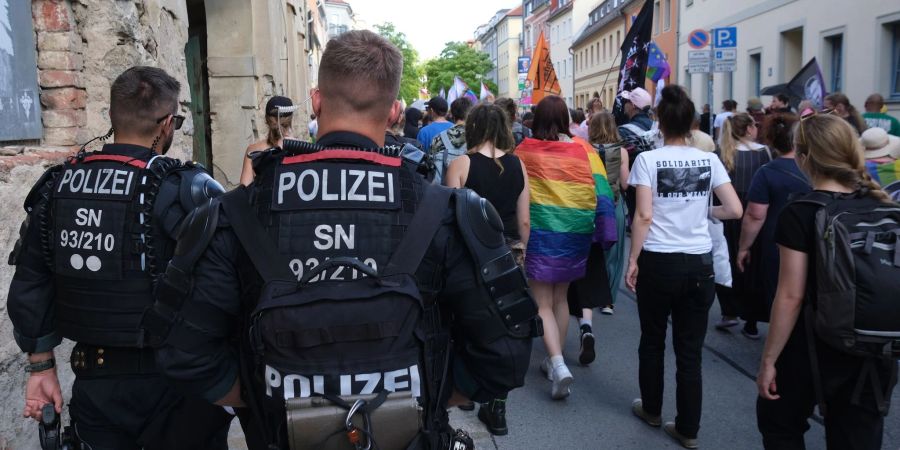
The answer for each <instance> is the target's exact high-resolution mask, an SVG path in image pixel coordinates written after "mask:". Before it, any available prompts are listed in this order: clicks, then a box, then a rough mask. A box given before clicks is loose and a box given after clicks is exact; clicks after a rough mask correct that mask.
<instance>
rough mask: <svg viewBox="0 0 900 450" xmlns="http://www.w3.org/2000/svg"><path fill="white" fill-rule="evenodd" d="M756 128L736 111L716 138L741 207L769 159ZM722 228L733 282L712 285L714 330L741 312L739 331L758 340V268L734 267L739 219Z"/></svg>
mask: <svg viewBox="0 0 900 450" xmlns="http://www.w3.org/2000/svg"><path fill="white" fill-rule="evenodd" d="M757 130H758V124H757V123H756V121H755V120H753V118H752V117H750V115H749V114H746V113H738V114H735V115H732V116H731V117H729V118H728V119H726V120H725V123H724V124H723V127H722V138H721V139H720V141H719V158H720V159H721V160H722V164H723V165H724V166H725V170H727V171H728V175H729V177H730V178H731V182H732V186H733V187H734V190H735V191H736V192H737V194H738V198H740V199H741V205H743V206H746V203H747V200H746V199H747V192H748V191H749V190H750V182H751V181H752V180H753V175H754V174H755V173H756V171H757V170H759V168H760V167H762V166H763V164H766V163H768V162H769V161H771V156H770V154H769V149H768V148H767V147H766V146H764V145H762V144H758V143H757V142H756V139H757V136H758V131H757ZM723 227H724V232H725V240H726V242H727V243H728V260H729V263H730V265H731V277H732V283H733V284H732V288H728V287H727V286H723V285H717V286H716V296H717V297H718V298H719V304H720V305H721V307H722V320H721V321H719V323H717V324H716V329H719V330H727V329H728V328H730V327H733V326H735V325H737V324H738V323H739V322H738V320H737V317H738V316H739V315H742V316H743V317H744V320H746V322H745V324H744V327H743V329H742V330H741V333H742V334H743V335H744V336H746V337H747V338H749V339H759V330H758V329H757V327H756V322H757V321H759V320H762V319H765V318H766V317H767V316H768V315H767V314H766V312H765V311H764V310H763V307H762V305H763V301H762V292H761V291H760V289H759V288H760V284H759V281H760V273H759V272H760V271H761V270H762V268H761V267H760V266H758V265H753V266H751V267H748V268H747V269H748V270H746V271H744V272H739V271H738V270H737V265H736V263H735V262H736V260H737V259H736V257H737V252H738V243H739V242H740V235H741V221H740V218H738V219H736V220H728V221H724V222H723ZM758 251H759V247H758V246H757V247H754V248H753V253H754V255H753V256H758ZM756 259H757V260H758V258H756ZM752 260H753V258H751V261H752Z"/></svg>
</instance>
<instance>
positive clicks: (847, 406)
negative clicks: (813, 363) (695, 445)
mask: <svg viewBox="0 0 900 450" xmlns="http://www.w3.org/2000/svg"><path fill="white" fill-rule="evenodd" d="M804 326H805V325H804V320H803V317H802V316H801V317H800V319H799V320H798V321H797V325H796V326H795V327H794V331H793V332H792V334H791V337H790V339H788V342H787V344H785V347H784V350H782V352H781V355H780V356H779V357H778V361H776V362H775V370H776V371H777V372H776V375H775V382H776V385H777V386H778V395H779V396H780V398H779V399H778V400H763V399H762V398H757V400H756V422H757V426H758V428H759V431H760V433H762V437H763V446H764V447H765V448H766V450H803V449H805V448H806V443H805V442H804V439H803V434H804V433H805V432H806V430H808V429H809V423H808V419H809V417H810V416H812V413H813V407H814V406H815V405H816V402H817V400H816V394H815V390H814V387H813V384H812V382H811V381H810V380H812V377H813V373H812V369H811V367H810V360H809V357H810V354H809V348H808V345H807V343H806V342H807V341H806V335H805V329H804ZM816 353H817V355H818V360H819V372H820V375H821V380H822V390H823V395H824V397H825V406H826V414H825V442H826V445H827V447H828V449H829V450H879V449H881V441H882V434H883V432H884V417H883V416H882V415H881V414H880V413H879V412H878V409H877V404H876V402H875V394H874V389H875V388H874V387H873V386H872V385H871V383H866V384H865V385H863V386H864V387H863V389H862V391H861V395H860V398H859V402H858V404H855V403H854V401H853V390H854V388H855V387H856V383H857V381H858V378H859V377H858V376H859V373H860V370H861V369H862V365H863V363H864V360H863V359H861V358H857V357H854V356H851V355H847V354H844V353H841V352H839V351H837V350H834V349H832V348H831V347H829V346H828V345H827V344H825V343H824V342H822V341H819V340H817V341H816ZM876 364H877V366H876V367H877V373H878V377H879V379H880V380H879V381H880V383H881V386H878V389H880V390H882V391H884V390H885V389H887V388H890V389H887V390H888V391H889V392H888V393H887V398H890V391H891V390H893V384H894V383H896V376H897V375H896V374H897V372H896V371H897V363H896V362H890V363H887V362H884V361H879V362H876Z"/></svg>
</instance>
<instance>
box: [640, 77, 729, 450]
mask: <svg viewBox="0 0 900 450" xmlns="http://www.w3.org/2000/svg"><path fill="white" fill-rule="evenodd" d="M658 108H659V118H660V123H659V126H660V130H661V131H662V133H663V136H665V145H664V146H663V147H661V148H659V149H657V150H653V151H650V152H645V153H642V154H641V155H639V156H638V160H637V161H635V163H634V167H633V169H632V171H631V175H630V176H629V180H628V184H630V185H632V186H637V189H636V190H637V211H636V213H635V216H634V222H633V223H632V225H631V253H630V254H629V257H628V272H627V273H626V278H625V282H626V284H627V286H628V288H629V289H631V290H632V291H633V292H635V293H636V295H637V304H638V314H639V316H640V321H641V343H640V347H639V349H638V355H639V361H640V367H639V370H638V372H639V373H638V378H639V383H640V389H641V398H640V399H637V400H635V401H634V402H633V403H632V412H633V413H634V414H635V415H636V416H638V417H639V418H640V419H641V420H643V421H644V422H645V423H647V424H648V425H650V426H654V427H659V426H660V425H661V424H662V418H661V412H662V399H663V376H664V370H663V362H664V355H665V340H666V327H667V321H668V319H669V317H670V316H671V318H672V341H673V347H674V349H675V363H676V374H675V379H676V393H675V396H676V403H677V410H678V415H677V416H676V417H675V422H668V423H666V424H665V427H664V429H665V431H666V433H667V434H669V435H670V436H672V437H673V438H674V439H675V440H676V441H678V442H679V443H680V444H681V445H682V446H684V447H686V448H697V446H698V443H697V433H698V431H699V429H700V413H701V409H702V405H701V403H702V396H703V394H702V392H703V386H702V381H701V362H700V358H701V352H702V347H703V340H704V337H705V336H706V326H707V315H708V314H709V308H710V305H712V302H713V297H714V295H715V287H714V281H713V276H714V275H713V266H712V255H711V254H710V251H711V249H712V242H711V240H710V236H709V225H708V223H707V217H709V216H712V217H715V218H716V219H719V220H728V219H734V218H738V217H740V216H741V213H742V211H741V203H740V199H738V197H737V194H736V193H735V192H734V188H733V187H732V186H731V182H730V180H729V178H728V174H727V172H726V171H725V167H724V166H723V165H722V163H721V162H720V161H719V159H718V158H716V157H715V156H713V155H710V154H709V153H706V152H703V151H702V150H699V149H696V148H693V147H689V146H687V137H688V136H690V130H691V121H693V118H694V113H695V110H694V104H693V102H691V100H690V98H689V97H688V95H687V93H686V92H685V91H684V89H683V88H682V87H680V86H677V85H670V86H666V87H665V88H663V90H662V99H661V100H660V103H659V106H658ZM713 192H715V194H716V196H717V197H718V198H719V199H721V200H722V205H721V206H714V207H710V206H709V205H710V196H711V195H712V193H713ZM673 236H677V239H673V238H672V237H673Z"/></svg>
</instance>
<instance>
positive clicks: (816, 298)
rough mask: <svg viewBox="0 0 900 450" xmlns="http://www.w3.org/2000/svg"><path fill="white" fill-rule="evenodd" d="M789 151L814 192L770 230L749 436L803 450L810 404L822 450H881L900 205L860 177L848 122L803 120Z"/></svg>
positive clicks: (898, 312) (891, 364) (889, 387)
mask: <svg viewBox="0 0 900 450" xmlns="http://www.w3.org/2000/svg"><path fill="white" fill-rule="evenodd" d="M793 142H794V148H795V149H796V161H797V165H798V166H799V167H800V170H802V171H803V172H804V173H805V174H806V175H807V177H808V178H809V179H810V180H811V181H812V184H813V189H814V191H813V192H811V193H809V194H807V195H806V196H804V197H801V198H799V199H796V200H794V201H792V202H791V203H789V204H788V205H787V206H785V208H784V210H783V211H782V212H781V215H780V217H779V218H778V224H777V226H776V229H775V240H776V242H777V244H778V248H779V253H780V266H779V269H778V270H779V272H778V290H777V292H776V294H775V302H774V304H773V305H772V313H771V324H770V326H769V335H768V337H767V339H766V343H765V348H764V349H763V354H762V358H761V361H760V366H759V373H758V374H757V378H756V384H757V389H758V391H759V397H758V398H757V401H756V418H757V426H758V428H759V431H760V433H761V434H762V439H763V446H764V447H765V448H766V449H767V450H774V449H803V448H805V447H806V443H805V440H804V434H805V432H806V430H808V429H809V424H808V423H807V422H808V419H809V418H810V417H811V416H812V414H813V408H814V407H815V405H816V404H817V403H818V405H819V413H820V415H821V416H823V417H824V425H825V443H826V447H827V448H828V449H829V450H838V449H840V450H843V449H857V450H879V449H881V448H882V435H883V433H884V416H885V415H886V414H887V412H888V406H889V402H890V399H891V393H892V391H893V388H894V385H895V383H896V381H897V358H898V357H900V348H898V345H897V342H896V339H897V338H898V336H900V326H898V324H900V307H898V305H897V302H896V295H895V294H894V293H896V292H898V291H900V265H898V264H897V263H896V261H897V258H898V255H897V249H896V245H895V244H896V236H897V234H896V233H897V231H898V230H900V226H898V223H900V206H898V205H897V204H896V203H892V202H890V200H889V199H888V196H887V194H885V192H884V191H882V190H881V189H880V188H879V186H878V185H877V184H876V183H875V182H874V181H873V180H872V179H871V177H870V176H869V175H868V173H867V172H866V170H865V167H864V165H863V159H862V155H861V154H860V152H859V147H858V145H859V144H858V142H857V135H856V130H854V129H853V127H852V126H851V125H849V124H848V123H847V122H846V121H845V120H842V119H841V118H839V117H836V116H833V115H827V114H809V115H807V116H805V117H803V118H801V119H800V121H799V123H798V125H796V126H795V127H794V133H793ZM825 224H829V225H828V227H826V226H825ZM867 241H868V242H867ZM867 246H871V247H870V248H871V250H867V249H866V247H867ZM835 255H846V256H845V257H840V258H835V257H834V256H835ZM882 261H888V262H890V261H893V264H890V263H888V264H884V263H883V262H882ZM851 264H852V266H851ZM866 267H870V268H871V269H866Z"/></svg>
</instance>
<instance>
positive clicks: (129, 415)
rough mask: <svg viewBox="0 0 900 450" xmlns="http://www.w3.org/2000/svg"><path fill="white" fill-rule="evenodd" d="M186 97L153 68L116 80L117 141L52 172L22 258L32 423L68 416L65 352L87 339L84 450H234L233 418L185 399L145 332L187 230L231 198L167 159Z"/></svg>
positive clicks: (81, 393) (14, 259)
mask: <svg viewBox="0 0 900 450" xmlns="http://www.w3.org/2000/svg"><path fill="white" fill-rule="evenodd" d="M179 90H180V84H179V83H178V81H176V80H175V79H174V78H172V77H171V76H169V75H168V74H167V73H165V72H164V71H163V70H161V69H158V68H153V67H132V68H130V69H128V70H126V71H125V72H124V73H122V74H121V75H120V76H119V77H118V78H116V80H115V82H114V83H113V85H112V87H111V89H110V109H109V117H110V121H111V123H112V127H113V129H114V130H115V139H114V143H112V144H105V145H104V146H103V149H102V150H101V151H99V152H95V153H88V152H85V151H84V148H82V151H80V152H79V153H78V154H76V155H75V156H73V157H70V158H69V159H68V160H67V161H66V162H65V163H64V164H61V165H58V166H54V167H51V168H50V169H49V170H47V171H46V172H45V173H44V175H43V176H42V178H41V179H40V180H39V181H38V182H37V184H35V185H34V187H33V188H32V190H31V193H30V194H29V195H28V197H27V198H26V201H25V210H26V213H27V217H26V219H25V222H24V223H23V225H22V228H21V232H20V233H21V236H20V238H19V241H18V243H17V245H16V248H15V250H14V251H13V253H12V254H11V255H10V264H15V265H16V271H15V275H14V276H13V280H12V284H11V285H10V288H9V298H8V302H7V308H8V311H9V316H10V319H11V320H12V323H13V326H14V335H15V339H16V342H17V343H18V345H19V347H20V348H21V349H22V351H24V352H27V353H28V362H29V364H28V365H27V366H26V368H25V370H26V371H28V372H30V376H29V378H28V381H27V385H26V391H25V410H24V415H25V416H26V417H33V418H35V419H38V420H40V417H41V409H42V407H43V406H45V405H46V404H48V403H50V404H53V405H54V406H55V409H56V412H57V413H59V412H61V409H62V404H63V400H62V394H61V390H60V386H59V380H58V378H57V374H56V365H57V364H58V363H57V362H56V361H55V359H54V352H53V349H54V348H55V347H56V346H57V345H58V344H59V343H60V341H61V340H62V338H67V339H70V340H73V341H75V342H76V345H75V348H74V350H73V352H72V357H71V361H70V363H71V367H72V370H73V371H74V373H75V383H74V385H73V387H72V399H71V403H70V405H69V411H70V414H71V417H72V422H73V428H74V430H75V432H76V433H75V434H76V435H77V437H78V440H80V442H81V444H82V446H83V448H91V449H94V450H99V449H115V450H123V449H139V448H146V449H176V448H182V449H195V448H226V442H225V439H226V436H227V427H228V424H229V423H230V416H229V415H228V414H227V413H225V412H224V411H223V410H222V408H218V407H215V406H212V405H209V404H208V403H206V402H203V401H202V400H201V399H199V398H197V399H189V398H186V397H184V396H181V395H180V394H177V393H176V392H175V391H174V389H173V388H172V387H171V386H170V385H169V384H168V383H167V381H166V380H165V378H163V377H162V376H161V375H160V374H159V372H158V370H157V368H156V362H155V355H154V352H153V350H152V349H151V348H148V347H146V346H145V342H144V339H142V336H141V333H140V328H139V323H140V319H141V316H142V314H143V312H144V310H145V309H146V308H148V307H149V306H150V305H152V304H153V291H154V284H155V279H156V276H157V275H158V273H159V271H160V270H161V269H164V268H165V265H166V263H167V262H168V258H169V257H170V256H171V254H172V251H173V250H174V238H175V236H176V235H177V232H178V230H179V227H180V225H181V223H182V219H184V217H186V216H187V214H188V213H189V212H191V211H192V210H193V209H194V208H195V207H197V206H199V205H202V204H204V203H207V202H209V201H210V199H211V198H213V197H215V196H218V195H219V194H221V193H222V192H223V189H222V187H221V186H220V185H219V184H218V183H217V182H216V181H215V180H213V179H212V178H211V177H210V176H209V175H208V174H207V173H206V171H205V170H204V169H203V168H202V167H197V166H195V165H193V164H190V163H188V164H183V163H181V162H179V161H178V160H174V159H171V158H167V157H164V156H161V155H162V154H165V153H166V151H167V150H168V149H169V146H170V145H171V144H172V139H173V137H174V133H175V130H177V129H179V128H181V124H182V122H183V121H184V117H183V116H180V115H178V93H179ZM106 137H108V136H106ZM76 448H82V447H76Z"/></svg>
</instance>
